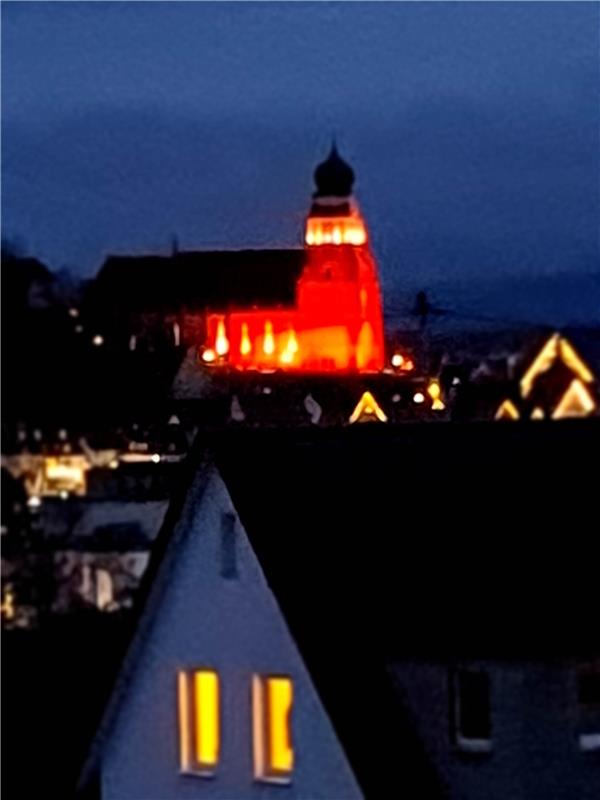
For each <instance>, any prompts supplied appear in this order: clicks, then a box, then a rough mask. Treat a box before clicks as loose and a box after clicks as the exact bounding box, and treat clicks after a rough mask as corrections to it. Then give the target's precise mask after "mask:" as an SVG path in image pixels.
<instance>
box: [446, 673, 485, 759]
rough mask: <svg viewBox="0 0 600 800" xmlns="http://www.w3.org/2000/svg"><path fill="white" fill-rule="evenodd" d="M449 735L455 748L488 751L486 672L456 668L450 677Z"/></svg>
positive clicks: (477, 751) (478, 751)
mask: <svg viewBox="0 0 600 800" xmlns="http://www.w3.org/2000/svg"><path fill="white" fill-rule="evenodd" d="M451 703H452V705H451V709H450V713H451V715H452V717H453V725H452V727H453V730H452V735H453V739H454V743H455V744H456V746H457V747H458V749H459V750H462V751H463V752H469V753H489V752H490V751H491V750H492V723H491V709H490V679H489V675H488V674H487V672H484V671H483V670H475V669H459V670H457V671H456V672H455V673H454V674H453V675H452V676H451Z"/></svg>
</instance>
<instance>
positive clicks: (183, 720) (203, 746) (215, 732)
mask: <svg viewBox="0 0 600 800" xmlns="http://www.w3.org/2000/svg"><path fill="white" fill-rule="evenodd" d="M178 695H179V697H178V700H179V756H180V767H181V771H182V772H185V773H191V774H196V775H205V776H210V775H213V774H214V772H215V770H216V768H217V765H218V763H219V751H220V743H221V742H220V739H221V730H220V728H221V726H220V697H219V676H218V674H217V673H216V672H215V671H214V670H212V669H196V670H189V671H182V672H180V673H179V676H178Z"/></svg>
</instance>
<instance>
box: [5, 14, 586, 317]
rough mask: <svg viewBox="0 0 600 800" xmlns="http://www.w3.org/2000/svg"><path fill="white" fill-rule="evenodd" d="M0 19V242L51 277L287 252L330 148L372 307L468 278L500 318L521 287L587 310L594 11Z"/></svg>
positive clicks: (28, 16)
mask: <svg viewBox="0 0 600 800" xmlns="http://www.w3.org/2000/svg"><path fill="white" fill-rule="evenodd" d="M2 16H3V20H2V22H3V26H2V155H3V170H2V199H3V204H2V224H3V235H4V236H8V237H18V238H20V239H21V240H22V241H23V242H24V243H26V245H27V249H28V250H29V252H30V253H32V254H34V255H37V256H39V257H40V258H42V259H43V260H45V261H46V262H47V263H49V264H50V266H52V267H53V268H60V267H63V266H68V267H70V268H71V269H73V270H74V271H76V272H78V273H80V274H85V275H90V274H93V273H94V272H95V271H96V270H97V268H98V267H99V266H100V264H101V263H102V260H103V258H104V257H105V255H106V254H107V253H109V252H167V251H168V250H169V249H170V246H171V245H170V243H171V240H172V238H173V236H174V235H176V236H177V237H178V239H179V242H180V246H181V247H182V248H187V249H194V248H198V249H201V248H211V247H229V248H239V247H243V246H273V247H275V246H290V245H291V246H293V245H298V244H300V242H301V226H302V220H303V217H304V215H305V213H306V211H307V207H308V203H309V196H310V192H311V191H312V171H313V169H314V166H315V165H316V163H317V162H318V161H319V160H320V159H322V158H323V157H324V156H325V155H326V153H327V151H328V148H329V145H330V141H331V136H332V133H334V132H335V134H336V136H337V140H338V144H339V148H340V150H341V152H342V154H343V155H344V156H345V157H346V158H347V159H348V160H349V161H350V163H351V164H352V165H353V166H354V168H355V171H356V173H357V183H356V192H357V196H358V199H359V201H360V203H361V206H362V208H363V210H364V212H365V214H366V217H367V222H368V224H369V226H370V230H371V234H372V240H373V244H374V247H375V250H376V253H377V255H378V257H379V260H380V268H381V272H382V275H383V281H384V288H385V290H386V293H387V295H388V297H389V296H392V295H394V293H395V292H400V293H401V292H402V290H403V289H404V288H406V287H413V286H414V287H417V286H434V287H442V286H444V285H452V286H453V287H454V289H453V291H454V292H455V295H456V290H457V287H458V288H459V289H460V290H461V291H464V292H465V293H466V292H467V289H465V287H472V285H473V283H474V281H477V283H478V285H479V286H480V287H482V291H485V287H486V286H487V287H488V289H489V287H496V289H494V291H492V292H491V293H490V292H489V291H488V294H489V295H490V297H492V298H494V297H495V301H494V300H493V299H492V301H491V302H492V303H493V302H496V303H497V305H498V308H500V307H502V308H503V309H506V305H507V301H506V298H507V297H509V296H510V294H513V295H523V293H525V292H527V291H531V287H532V286H533V287H536V286H539V287H540V295H542V294H543V293H544V292H546V293H548V292H549V296H551V297H550V301H549V303H550V304H549V305H547V306H544V310H543V313H545V314H547V313H549V312H550V311H551V310H552V308H554V309H556V308H558V307H559V306H560V307H561V308H562V310H565V308H566V306H569V308H568V309H566V313H567V316H568V315H569V314H570V315H571V317H573V318H574V317H577V316H578V310H577V309H576V310H575V311H574V308H575V306H577V307H578V306H579V302H580V301H581V308H584V307H585V309H587V310H586V312H585V314H584V315H583V316H586V314H587V316H588V317H589V316H590V314H591V313H592V311H591V309H592V307H594V308H595V305H594V306H592V305H590V287H591V286H592V285H593V286H594V287H595V284H593V280H592V279H593V276H594V274H595V273H597V271H598V265H599V240H598V230H599V227H598V226H599V220H600V200H599V130H600V128H599V125H600V109H599V101H598V98H599V92H600V66H599V56H598V53H599V47H600V6H599V5H598V4H596V3H570V2H565V3H539V2H532V3H487V2H486V3H412V2H411V3H397V4H390V3H374V4H369V3H333V4H329V3H230V2H224V3H98V2H96V3H39V4H38V3H3V4H2ZM590 281H591V282H590ZM498 287H502V288H498ZM548 287H554V288H550V289H548ZM565 287H570V289H569V290H568V291H566V292H565ZM519 289H520V291H519ZM470 290H471V289H470V288H469V291H470ZM569 291H570V292H571V294H570V295H569ZM592 296H593V293H592ZM503 297H504V298H505V299H504V301H503V300H502V298H503ZM519 299H520V300H521V301H522V297H521V298H516V299H515V307H518V308H519V313H523V309H522V302H521V306H519ZM598 300H599V306H598V307H600V295H599V297H598ZM509 304H510V303H509ZM557 304H558V305H557ZM561 304H562V305H561ZM484 305H485V304H484Z"/></svg>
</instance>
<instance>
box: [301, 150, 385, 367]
mask: <svg viewBox="0 0 600 800" xmlns="http://www.w3.org/2000/svg"><path fill="white" fill-rule="evenodd" d="M314 177H315V184H316V191H315V192H314V195H313V203H312V206H311V209H310V213H309V215H308V218H307V221H306V231H305V238H304V241H305V248H306V266H305V268H304V270H303V273H302V276H301V278H300V280H299V281H298V286H297V305H298V313H299V316H300V318H301V319H302V329H303V330H305V331H308V330H313V331H314V332H315V333H314V335H315V337H318V339H319V345H318V347H317V350H318V351H319V352H318V354H317V353H315V356H316V361H317V362H319V363H315V367H316V368H317V369H318V368H319V367H320V368H321V369H323V368H326V365H327V363H329V361H330V360H331V362H332V363H331V366H333V368H334V369H335V368H337V369H340V368H341V369H358V370H369V371H370V370H380V369H383V366H384V340H383V319H382V305H381V294H380V290H379V281H378V277H377V266H376V263H375V260H374V258H373V255H372V254H371V250H370V247H369V242H368V233H367V228H366V225H365V222H364V220H363V218H362V216H361V213H360V211H359V208H358V205H357V203H356V201H355V199H354V197H353V194H352V188H353V185H354V172H353V170H352V168H351V167H350V166H349V165H348V164H347V163H346V162H345V161H344V160H343V159H342V158H341V157H340V155H339V153H338V151H337V147H336V145H335V143H334V144H333V146H332V148H331V152H330V153H329V156H328V157H327V159H326V160H325V161H323V163H321V164H319V166H318V167H317V168H316V170H315V175H314ZM317 331H318V334H317ZM307 344H308V342H307ZM308 349H310V348H308ZM305 356H306V358H307V360H309V361H310V354H309V352H305Z"/></svg>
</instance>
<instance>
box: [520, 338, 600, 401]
mask: <svg viewBox="0 0 600 800" xmlns="http://www.w3.org/2000/svg"><path fill="white" fill-rule="evenodd" d="M559 358H560V360H561V361H562V362H563V363H564V364H565V365H566V366H567V367H569V369H570V370H572V371H573V372H574V373H575V375H576V376H577V377H578V378H579V380H580V381H582V382H583V383H591V382H592V381H593V380H594V376H593V374H592V372H591V371H590V369H589V368H588V367H587V365H586V364H585V363H584V362H583V361H582V360H581V358H580V357H579V356H578V355H577V353H576V352H575V349H574V347H573V346H572V345H571V344H570V343H569V342H568V341H567V340H566V339H565V338H564V337H562V336H560V335H559V334H558V333H554V334H553V335H552V336H551V337H550V338H549V339H548V340H547V342H546V343H545V344H544V346H543V347H542V349H541V350H540V352H539V353H538V354H537V356H536V357H535V359H534V361H533V363H532V364H531V366H530V367H529V369H528V370H527V371H526V373H525V375H523V377H522V378H521V384H520V385H521V394H522V395H523V397H527V396H528V395H529V393H530V392H531V388H532V386H533V383H534V381H535V379H536V378H537V377H538V375H540V374H541V373H543V372H547V370H549V369H550V367H551V366H552V364H553V363H554V362H555V361H556V360H557V359H559Z"/></svg>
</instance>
